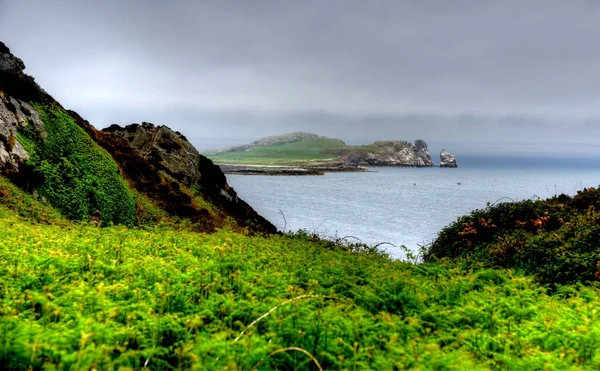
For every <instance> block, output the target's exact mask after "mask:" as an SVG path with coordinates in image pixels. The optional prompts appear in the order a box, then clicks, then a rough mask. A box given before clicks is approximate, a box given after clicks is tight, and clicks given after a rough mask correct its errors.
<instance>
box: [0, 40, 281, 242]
mask: <svg viewBox="0 0 600 371" xmlns="http://www.w3.org/2000/svg"><path fill="white" fill-rule="evenodd" d="M24 69H25V64H24V63H23V61H22V60H20V59H19V58H17V57H15V56H14V55H13V54H12V53H11V52H10V50H9V49H8V47H6V46H5V45H4V44H3V43H1V42H0V175H4V176H7V177H9V178H10V179H11V181H12V182H14V183H15V184H16V185H18V186H20V187H22V188H23V189H24V190H25V191H27V192H29V193H31V194H33V195H36V197H38V198H40V199H41V200H44V201H45V202H48V203H50V204H51V205H52V206H54V207H55V208H57V209H58V210H59V211H61V213H62V214H64V215H65V216H67V217H69V218H71V219H75V220H97V221H99V222H101V223H102V224H103V225H108V224H110V223H117V224H134V223H136V224H139V223H142V222H143V221H144V220H147V219H152V220H157V219H161V218H178V219H185V220H188V221H190V222H191V223H193V224H194V225H196V228H197V229H198V230H201V231H214V230H215V229H216V228H219V227H223V226H229V227H232V228H234V229H235V228H240V229H243V228H247V229H249V230H251V231H257V232H267V233H274V232H276V228H275V227H274V226H273V225H272V224H271V223H270V222H268V221H267V220H266V219H264V218H263V217H261V216H260V215H258V214H257V213H256V212H255V211H254V210H253V209H252V208H251V207H250V206H249V205H248V204H247V203H245V202H244V201H243V200H241V199H239V198H238V197H237V194H236V193H235V191H234V190H233V189H232V188H231V187H229V185H228V184H227V181H226V178H225V175H224V174H223V173H222V172H221V170H220V169H219V167H218V166H216V165H214V164H213V162H212V161H211V160H209V159H208V158H206V157H204V156H202V155H200V154H199V153H198V151H196V149H195V148H194V147H193V146H192V145H191V144H190V143H189V142H188V141H187V139H186V138H185V137H184V136H183V135H181V134H180V133H177V132H174V131H172V130H171V129H169V128H168V127H166V126H158V127H156V126H154V125H151V124H147V123H144V124H142V125H137V124H134V125H130V126H127V127H125V128H121V127H119V126H116V125H113V126H111V127H110V128H107V129H105V130H102V131H100V130H98V129H96V128H94V127H93V126H92V125H91V124H90V123H89V122H87V121H86V120H84V119H83V118H82V117H81V116H80V115H78V114H77V113H76V112H73V111H69V110H66V109H64V108H63V107H62V106H61V105H60V103H58V102H57V101H56V100H54V99H53V98H52V97H51V96H50V95H49V94H48V93H46V92H45V91H44V90H43V89H42V88H41V87H40V86H39V85H38V84H37V83H35V80H34V78H33V77H31V76H28V75H27V74H25V73H24Z"/></svg>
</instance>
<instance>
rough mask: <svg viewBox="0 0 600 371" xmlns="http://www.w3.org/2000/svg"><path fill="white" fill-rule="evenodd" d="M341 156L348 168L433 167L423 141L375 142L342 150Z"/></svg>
mask: <svg viewBox="0 0 600 371" xmlns="http://www.w3.org/2000/svg"><path fill="white" fill-rule="evenodd" d="M341 155H342V158H344V162H345V163H346V164H347V165H348V166H358V165H367V166H396V167H431V166H433V161H432V160H431V155H430V154H429V150H428V149H427V143H425V141H423V140H416V141H415V142H414V143H410V142H406V141H381V142H375V143H373V144H370V145H368V146H360V147H354V148H351V149H349V150H344V151H343V152H342V153H341Z"/></svg>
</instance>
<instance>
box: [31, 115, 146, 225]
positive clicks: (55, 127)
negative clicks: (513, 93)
mask: <svg viewBox="0 0 600 371" xmlns="http://www.w3.org/2000/svg"><path fill="white" fill-rule="evenodd" d="M34 108H35V109H36V111H37V112H38V113H39V114H40V118H41V120H42V121H43V122H44V124H45V127H46V131H47V134H48V137H47V138H42V137H41V136H40V135H39V133H37V132H35V131H34V130H33V128H31V127H27V128H26V129H24V130H22V132H21V133H20V134H19V141H20V142H22V144H23V145H24V146H25V148H26V149H27V152H28V153H29V154H30V155H31V159H30V160H29V161H28V163H27V165H28V167H29V169H30V170H29V172H30V173H31V174H29V175H27V176H28V177H29V178H30V179H31V180H34V179H37V183H39V184H35V186H36V187H38V189H37V190H38V192H39V194H40V195H41V196H43V197H44V198H46V199H47V200H48V201H49V202H50V203H51V204H52V205H53V206H55V207H56V208H57V209H59V210H60V211H61V212H62V213H63V214H64V215H66V216H68V217H69V218H71V219H76V220H88V219H89V217H90V215H93V214H99V215H98V216H99V217H100V218H101V220H102V222H103V224H105V225H107V224H108V223H110V222H114V223H119V224H133V222H134V216H135V200H134V198H133V196H132V194H131V192H130V191H129V188H128V186H127V184H126V182H125V180H124V179H123V178H122V177H121V175H120V174H119V168H118V166H117V164H116V163H115V162H114V161H113V159H112V157H111V156H110V155H109V154H108V153H107V152H106V151H104V150H103V149H101V148H100V147H99V146H98V145H97V144H96V143H94V141H93V140H92V138H90V137H89V135H87V133H85V131H84V130H83V129H82V128H80V127H79V126H78V125H77V124H76V123H75V121H74V120H73V119H72V118H71V117H70V116H69V115H68V114H67V113H66V112H65V111H64V110H63V109H62V108H60V107H57V106H45V105H34Z"/></svg>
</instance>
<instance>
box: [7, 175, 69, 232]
mask: <svg viewBox="0 0 600 371" xmlns="http://www.w3.org/2000/svg"><path fill="white" fill-rule="evenodd" d="M0 205H2V206H3V207H5V208H7V209H9V210H11V211H12V212H13V213H15V214H16V215H20V216H22V217H24V218H26V219H29V220H32V221H35V222H40V223H54V224H65V223H67V221H66V220H65V219H64V217H63V216H62V215H61V213H60V212H59V211H58V210H56V209H54V208H53V207H52V206H51V205H49V204H47V203H44V202H43V201H42V200H39V199H36V198H35V197H33V196H32V195H30V194H27V193H25V192H24V191H23V190H21V188H19V187H17V186H16V185H14V184H13V183H11V182H10V181H9V180H8V179H6V178H5V177H3V176H1V175H0Z"/></svg>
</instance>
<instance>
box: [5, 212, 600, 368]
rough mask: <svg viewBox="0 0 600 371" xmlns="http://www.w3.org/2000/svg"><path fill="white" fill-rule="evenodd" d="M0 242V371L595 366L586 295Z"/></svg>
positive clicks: (325, 251)
mask: <svg viewBox="0 0 600 371" xmlns="http://www.w3.org/2000/svg"><path fill="white" fill-rule="evenodd" d="M0 231H1V232H0V366H2V367H1V368H2V369H12V370H20V369H23V370H26V369H28V368H31V369H76V370H82V369H86V370H87V369H120V368H123V369H127V368H135V369H141V368H144V367H147V369H150V370H163V369H198V370H214V369H232V370H233V369H243V370H251V369H253V368H255V367H256V368H257V369H261V370H263V369H265V370H267V369H297V370H302V369H317V363H318V364H319V365H320V366H321V367H323V369H328V370H363V369H365V370H366V369H376V370H394V369H397V370H402V369H435V370H445V369H461V370H462V369H482V370H486V369H492V370H496V369H497V370H500V369H502V370H504V369H512V370H525V369H528V370H536V369H538V370H542V369H544V370H550V369H557V370H558V369H561V370H562V369H574V370H584V369H591V368H596V369H597V368H600V344H599V343H600V321H599V318H598V317H599V315H600V314H599V313H598V307H599V306H600V291H599V290H598V287H597V286H595V285H593V286H590V287H584V286H581V285H579V286H564V287H561V288H560V289H559V290H558V291H557V292H555V293H554V294H553V295H548V294H547V293H546V290H545V289H544V288H543V287H542V286H540V285H539V284H537V283H536V282H535V281H534V280H533V279H532V278H529V277H524V276H522V275H520V274H517V273H514V272H513V271H511V270H491V269H488V270H477V271H465V270H461V269H460V268H458V267H456V266H452V265H449V264H445V265H442V264H423V265H412V264H409V263H403V262H399V261H391V260H389V259H388V258H387V257H386V256H385V255H381V254H378V253H375V252H373V250H369V249H366V250H364V251H362V252H361V251H354V252H350V251H348V249H345V248H343V247H338V248H335V247H331V245H330V244H325V243H319V242H318V241H314V240H311V239H309V238H307V237H302V236H301V235H297V236H295V237H291V236H272V237H268V238H265V237H258V236H255V237H250V236H245V235H242V234H236V233H232V232H227V231H221V232H218V233H215V234H212V235H198V234H194V233H189V232H182V231H174V230H171V229H161V228H158V227H157V228H156V229H154V230H146V231H144V230H139V229H127V228H125V227H110V228H96V227H91V226H81V225H79V226H75V225H71V226H67V227H60V226H56V225H43V224H31V223H29V222H27V221H25V220H23V219H22V218H19V217H17V216H15V214H14V213H13V212H12V211H9V210H8V209H6V208H4V207H0ZM265 314H269V315H267V316H265ZM260 318H262V319H261V320H258V319H260ZM257 320H258V321H257ZM252 324H253V325H252ZM236 340H237V341H236ZM313 358H314V359H313Z"/></svg>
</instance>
